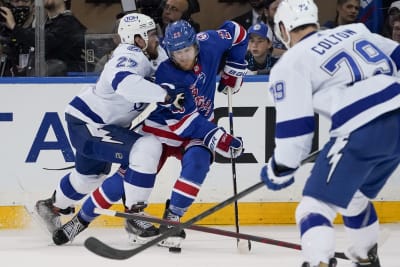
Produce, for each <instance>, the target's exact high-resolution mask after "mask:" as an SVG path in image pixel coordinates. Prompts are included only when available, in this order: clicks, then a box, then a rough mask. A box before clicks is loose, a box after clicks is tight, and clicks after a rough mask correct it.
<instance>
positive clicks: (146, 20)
mask: <svg viewBox="0 0 400 267" xmlns="http://www.w3.org/2000/svg"><path fill="white" fill-rule="evenodd" d="M155 28H156V24H155V23H154V20H153V19H152V18H150V17H149V16H146V15H143V14H139V13H130V14H126V15H125V16H123V17H122V18H121V20H120V22H119V25H118V35H119V36H120V38H121V43H124V44H133V43H134V39H135V35H140V36H141V37H142V38H143V39H144V40H145V42H146V46H147V41H148V40H149V36H148V32H149V31H150V30H154V29H155Z"/></svg>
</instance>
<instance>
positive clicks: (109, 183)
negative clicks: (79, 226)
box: [78, 173, 124, 223]
mask: <svg viewBox="0 0 400 267" xmlns="http://www.w3.org/2000/svg"><path fill="white" fill-rule="evenodd" d="M123 193H124V189H123V184H122V177H121V176H120V175H119V174H118V173H115V174H114V175H113V176H111V177H110V178H108V179H106V180H105V181H104V182H103V184H102V185H101V187H99V188H97V189H96V190H95V191H93V193H92V194H91V195H90V197H89V198H88V199H87V200H86V201H85V202H84V203H83V205H82V208H81V210H80V211H79V214H78V217H79V218H80V219H81V220H83V221H85V222H88V223H90V222H91V221H93V220H94V219H95V218H96V217H97V216H99V215H98V214H96V213H94V209H95V208H101V209H108V208H110V207H111V205H112V204H113V203H116V202H118V201H119V200H120V199H121V197H122V195H123Z"/></svg>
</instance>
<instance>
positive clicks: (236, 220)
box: [227, 88, 251, 251]
mask: <svg viewBox="0 0 400 267" xmlns="http://www.w3.org/2000/svg"><path fill="white" fill-rule="evenodd" d="M227 91H228V92H227V95H228V117H229V133H230V134H231V135H233V106H232V89H231V88H228V90H227ZM231 164H232V182H233V194H234V195H236V194H237V183H236V159H235V158H234V156H233V151H231ZM234 210H235V227H236V233H237V234H239V232H240V231H239V208H238V202H237V201H235V202H234ZM236 246H237V248H238V249H240V250H242V249H243V250H245V249H246V248H245V246H243V245H241V243H240V239H239V238H238V239H236ZM247 250H248V251H250V250H251V242H250V240H247Z"/></svg>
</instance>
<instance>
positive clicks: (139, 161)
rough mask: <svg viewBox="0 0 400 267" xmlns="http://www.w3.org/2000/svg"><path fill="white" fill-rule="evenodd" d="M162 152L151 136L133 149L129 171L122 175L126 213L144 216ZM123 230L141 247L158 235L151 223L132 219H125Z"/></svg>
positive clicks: (140, 141) (144, 138)
mask: <svg viewBox="0 0 400 267" xmlns="http://www.w3.org/2000/svg"><path fill="white" fill-rule="evenodd" d="M161 153H162V145H161V143H160V141H159V140H158V139H157V138H155V137H154V136H153V135H145V136H143V137H142V138H140V139H139V140H138V141H137V142H136V143H135V145H134V146H133V148H132V151H131V153H130V160H129V161H130V163H129V168H128V169H127V170H126V171H125V173H124V183H123V187H124V191H125V195H124V205H125V209H126V212H130V213H138V214H140V215H145V212H144V209H145V208H146V207H147V204H148V199H149V197H150V194H151V192H152V190H153V188H154V183H155V179H156V173H157V166H158V165H159V162H160V157H161ZM125 230H126V231H127V232H128V234H129V240H130V241H131V242H133V243H140V244H141V243H145V242H147V241H148V240H150V239H153V238H155V237H156V236H157V235H158V234H159V231H158V228H157V227H155V226H154V225H153V224H152V223H149V222H145V221H141V220H135V219H129V220H125Z"/></svg>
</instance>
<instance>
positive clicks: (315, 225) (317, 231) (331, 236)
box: [299, 213, 335, 266]
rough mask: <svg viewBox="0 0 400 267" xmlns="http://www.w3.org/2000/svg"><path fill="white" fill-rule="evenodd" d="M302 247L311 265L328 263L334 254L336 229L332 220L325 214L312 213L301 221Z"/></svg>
mask: <svg viewBox="0 0 400 267" xmlns="http://www.w3.org/2000/svg"><path fill="white" fill-rule="evenodd" d="M299 228H300V233H301V248H302V252H303V255H304V257H305V259H306V260H307V261H308V262H309V263H310V264H311V266H318V264H319V263H320V262H323V263H328V262H329V260H330V259H331V258H332V257H333V255H334V249H335V231H334V229H333V227H332V224H331V222H330V221H329V220H328V219H327V218H325V217H324V216H323V215H321V214H318V213H310V214H308V215H306V216H305V217H303V218H302V219H301V221H300V223H299Z"/></svg>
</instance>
